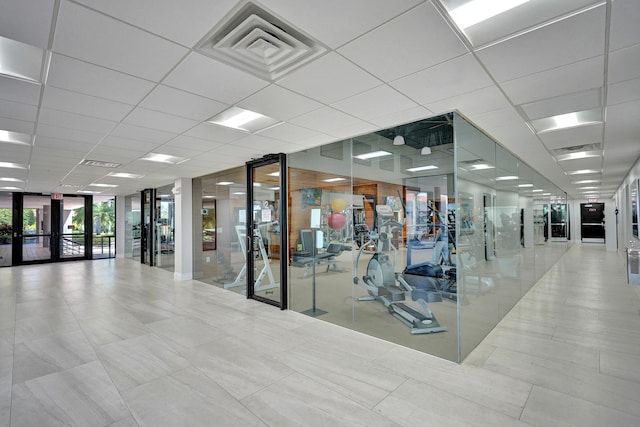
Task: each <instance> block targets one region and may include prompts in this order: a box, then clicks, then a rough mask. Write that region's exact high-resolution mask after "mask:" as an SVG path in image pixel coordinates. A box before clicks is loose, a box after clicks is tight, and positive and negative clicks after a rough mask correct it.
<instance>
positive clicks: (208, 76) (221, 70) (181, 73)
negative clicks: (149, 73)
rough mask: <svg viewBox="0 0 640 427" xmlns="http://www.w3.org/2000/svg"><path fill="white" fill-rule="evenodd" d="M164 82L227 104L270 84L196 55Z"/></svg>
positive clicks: (190, 57) (182, 63)
mask: <svg viewBox="0 0 640 427" xmlns="http://www.w3.org/2000/svg"><path fill="white" fill-rule="evenodd" d="M163 83H164V84H165V85H167V86H172V87H175V88H178V89H182V90H186V91H187V92H191V93H195V94H197V95H201V96H206V97H207V98H211V99H215V100H217V101H220V102H224V103H227V104H235V103H236V102H238V101H240V100H241V99H243V98H246V97H247V96H249V95H251V94H253V93H255V92H257V91H258V90H260V89H262V88H263V87H265V86H267V85H268V83H267V82H266V81H264V80H262V79H259V78H257V77H254V76H252V75H250V74H248V73H245V72H244V71H240V70H238V69H237V68H234V67H231V66H229V65H227V64H223V63H222V62H220V61H216V60H215V59H211V58H208V57H206V56H204V55H200V54H199V53H195V52H192V53H191V54H190V55H189V56H188V57H187V58H186V59H185V60H184V61H182V62H181V63H180V65H178V66H177V67H176V68H175V69H174V70H173V71H172V72H171V73H170V74H169V75H168V76H167V78H166V79H165V80H164V81H163Z"/></svg>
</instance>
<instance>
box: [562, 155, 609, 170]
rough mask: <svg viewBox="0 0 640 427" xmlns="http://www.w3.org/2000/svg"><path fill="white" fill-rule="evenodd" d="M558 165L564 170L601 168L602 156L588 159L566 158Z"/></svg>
mask: <svg viewBox="0 0 640 427" xmlns="http://www.w3.org/2000/svg"><path fill="white" fill-rule="evenodd" d="M558 165H559V166H560V167H561V168H562V170H564V171H576V170H585V169H592V170H600V168H601V167H602V157H590V158H588V159H575V160H565V161H563V162H558Z"/></svg>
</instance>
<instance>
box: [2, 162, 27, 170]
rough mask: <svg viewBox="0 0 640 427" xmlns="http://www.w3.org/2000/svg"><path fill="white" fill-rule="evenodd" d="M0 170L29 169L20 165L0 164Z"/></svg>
mask: <svg viewBox="0 0 640 427" xmlns="http://www.w3.org/2000/svg"><path fill="white" fill-rule="evenodd" d="M0 168H7V169H26V168H27V167H26V166H25V165H21V164H18V163H11V162H0Z"/></svg>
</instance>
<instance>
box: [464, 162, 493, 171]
mask: <svg viewBox="0 0 640 427" xmlns="http://www.w3.org/2000/svg"><path fill="white" fill-rule="evenodd" d="M495 168H496V167H495V166H491V165H488V164H486V163H479V164H477V165H471V166H469V169H471V170H474V171H480V170H485V169H495Z"/></svg>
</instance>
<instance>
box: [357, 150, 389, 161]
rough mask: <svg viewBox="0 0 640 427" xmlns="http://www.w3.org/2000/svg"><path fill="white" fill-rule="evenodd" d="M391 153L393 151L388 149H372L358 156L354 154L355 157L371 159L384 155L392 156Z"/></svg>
mask: <svg viewBox="0 0 640 427" xmlns="http://www.w3.org/2000/svg"><path fill="white" fill-rule="evenodd" d="M390 155H391V153H390V152H388V151H384V150H378V151H372V152H370V153H364V154H358V155H357V156H354V157H355V158H356V159H360V160H369V159H375V158H376V157H384V156H390Z"/></svg>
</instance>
